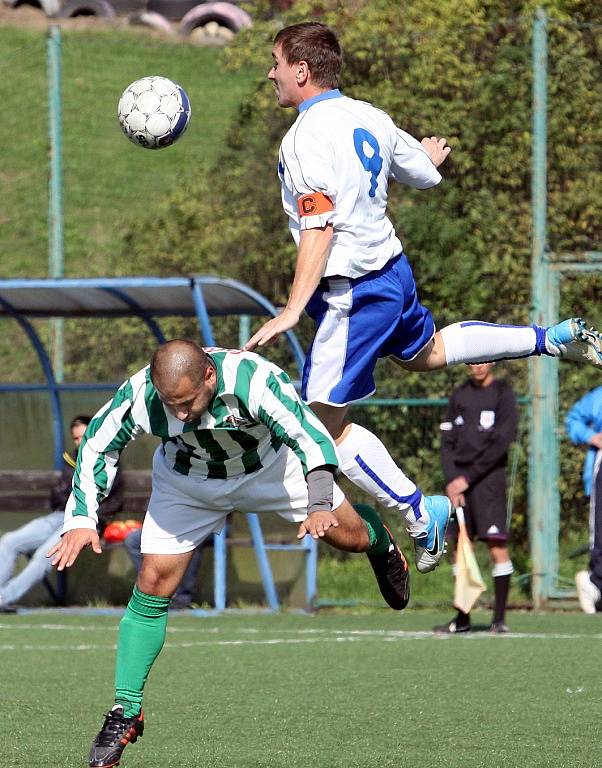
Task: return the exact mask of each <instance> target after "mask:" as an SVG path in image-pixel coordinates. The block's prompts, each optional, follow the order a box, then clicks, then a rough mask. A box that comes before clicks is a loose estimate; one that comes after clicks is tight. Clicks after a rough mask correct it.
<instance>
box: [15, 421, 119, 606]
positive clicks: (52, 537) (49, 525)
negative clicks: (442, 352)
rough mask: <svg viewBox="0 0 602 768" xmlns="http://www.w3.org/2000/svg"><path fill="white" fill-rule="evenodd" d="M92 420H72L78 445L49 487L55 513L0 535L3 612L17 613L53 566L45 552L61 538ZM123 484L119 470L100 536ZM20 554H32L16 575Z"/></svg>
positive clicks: (102, 517) (105, 503) (102, 508)
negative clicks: (79, 456)
mask: <svg viewBox="0 0 602 768" xmlns="http://www.w3.org/2000/svg"><path fill="white" fill-rule="evenodd" d="M90 421H91V417H90V416H76V417H75V418H74V419H73V421H72V422H71V425H70V428H71V437H72V439H73V443H74V446H75V448H74V450H73V451H72V452H71V453H68V452H67V451H65V453H64V454H63V459H64V460H65V461H64V464H63V469H62V472H61V476H60V477H59V479H58V480H57V482H56V483H55V485H54V486H53V487H52V488H51V489H50V508H51V509H52V512H50V514H48V515H42V516H41V517H36V518H35V519H33V520H31V521H30V522H29V523H26V524H25V525H22V526H21V527H20V528H17V529H16V530H14V531H10V532H9V533H5V534H4V536H2V537H0V613H14V612H15V611H16V608H15V603H17V602H18V601H19V600H20V598H21V597H22V596H23V595H24V594H26V593H27V592H29V590H30V589H31V588H32V587H34V586H35V585H36V584H38V583H39V582H40V581H42V579H43V578H44V576H45V575H46V573H47V572H48V571H50V570H51V568H52V566H51V564H50V560H49V559H48V558H47V557H46V552H48V550H49V549H50V547H53V546H54V545H55V544H56V543H57V542H58V541H59V539H60V537H61V530H62V528H63V521H64V517H65V505H66V503H67V499H68V498H69V494H70V493H71V483H72V480H73V473H74V471H75V462H76V460H77V451H78V449H79V444H80V443H81V441H82V437H83V436H84V433H85V431H86V427H87V426H88V424H89V423H90ZM121 486H122V483H121V478H120V476H119V473H118V475H117V477H116V479H115V483H114V484H113V487H112V489H111V493H110V495H109V496H108V497H107V498H106V499H105V500H104V501H103V502H102V503H101V505H100V514H99V524H98V532H99V535H102V531H103V530H104V527H105V526H106V524H107V522H108V520H109V519H110V518H111V517H113V515H115V514H116V513H117V512H119V511H120V510H121V508H122V506H123V492H122V487H121ZM19 555H29V556H30V559H29V562H28V563H27V565H26V566H25V568H24V569H23V570H22V571H21V572H20V573H18V574H17V575H16V576H13V572H14V570H15V564H16V561H17V557H18V556H19Z"/></svg>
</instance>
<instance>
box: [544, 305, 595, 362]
mask: <svg viewBox="0 0 602 768" xmlns="http://www.w3.org/2000/svg"><path fill="white" fill-rule="evenodd" d="M546 342H547V343H549V344H552V345H553V346H554V347H556V349H558V350H559V352H560V357H562V358H565V359H567V360H579V361H580V362H583V361H587V362H588V363H592V364H593V365H596V366H598V367H601V368H602V336H601V335H600V333H598V331H597V330H596V329H595V328H588V327H587V325H586V324H585V322H584V321H583V320H582V319H581V318H580V317H571V318H570V319H569V320H563V321H562V323H558V324H557V325H552V326H550V328H548V329H547V331H546Z"/></svg>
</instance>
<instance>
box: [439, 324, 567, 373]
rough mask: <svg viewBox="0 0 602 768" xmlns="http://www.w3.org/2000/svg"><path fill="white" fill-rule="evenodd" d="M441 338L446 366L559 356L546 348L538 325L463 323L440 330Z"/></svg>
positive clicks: (549, 347)
mask: <svg viewBox="0 0 602 768" xmlns="http://www.w3.org/2000/svg"><path fill="white" fill-rule="evenodd" d="M441 338H442V339H443V345H444V347H445V359H446V361H447V365H457V364H458V363H488V362H491V361H493V360H514V359H516V358H520V357H530V356H531V355H553V356H557V355H559V354H560V350H558V349H557V347H554V346H553V345H550V346H549V345H548V343H547V340H546V329H545V328H542V327H541V326H539V325H532V326H525V325H497V324H495V323H484V322H481V321H480V320H465V321H463V322H461V323H454V324H453V325H448V326H446V327H445V328H443V329H442V330H441Z"/></svg>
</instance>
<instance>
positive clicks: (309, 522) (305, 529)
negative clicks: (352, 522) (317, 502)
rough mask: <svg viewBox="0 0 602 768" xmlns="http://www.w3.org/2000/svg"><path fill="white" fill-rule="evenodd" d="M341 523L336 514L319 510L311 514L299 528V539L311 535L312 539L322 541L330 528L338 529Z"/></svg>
mask: <svg viewBox="0 0 602 768" xmlns="http://www.w3.org/2000/svg"><path fill="white" fill-rule="evenodd" d="M338 527H339V521H338V520H337V518H336V515H335V514H334V512H327V511H326V510H321V509H318V510H316V511H315V512H312V513H311V514H309V515H308V516H307V517H306V518H305V520H304V521H303V522H302V523H301V525H300V526H299V531H298V533H297V538H298V539H302V538H303V537H304V536H305V534H307V533H309V535H310V536H311V537H312V539H321V538H323V536H324V534H325V533H326V531H327V530H328V529H329V528H338Z"/></svg>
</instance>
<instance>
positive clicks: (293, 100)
mask: <svg viewBox="0 0 602 768" xmlns="http://www.w3.org/2000/svg"><path fill="white" fill-rule="evenodd" d="M272 58H273V59H274V63H273V64H272V68H271V69H270V71H269V72H268V80H271V81H272V82H273V83H274V89H275V91H276V98H277V99H278V104H279V105H280V106H281V107H297V106H298V105H299V104H300V103H301V102H302V101H303V98H302V97H301V95H300V93H299V83H298V79H297V78H298V75H300V68H299V64H288V63H287V61H286V59H285V58H284V55H283V53H282V48H281V46H280V45H276V46H275V47H274V49H273V50H272Z"/></svg>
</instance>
